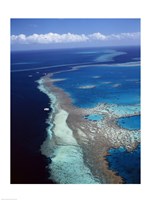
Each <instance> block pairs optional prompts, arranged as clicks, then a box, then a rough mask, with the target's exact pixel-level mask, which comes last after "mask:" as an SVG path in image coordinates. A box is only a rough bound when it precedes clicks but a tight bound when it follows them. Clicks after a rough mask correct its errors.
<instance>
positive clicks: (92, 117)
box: [84, 114, 103, 121]
mask: <svg viewBox="0 0 150 200" xmlns="http://www.w3.org/2000/svg"><path fill="white" fill-rule="evenodd" d="M84 118H85V119H88V120H91V121H100V120H102V119H103V116H102V115H96V114H91V115H86V116H85V117H84Z"/></svg>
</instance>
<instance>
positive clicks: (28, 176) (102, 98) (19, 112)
mask: <svg viewBox="0 0 150 200" xmlns="http://www.w3.org/2000/svg"><path fill="white" fill-rule="evenodd" d="M110 49H112V50H116V51H120V52H126V54H124V55H120V56H117V57H115V58H113V60H112V61H109V64H114V66H112V67H108V66H107V67H106V66H102V67H96V66H94V64H98V63H100V64H107V62H97V61H96V59H97V57H99V56H101V55H104V54H105V53H104V52H106V51H108V50H110ZM90 52H91V53H90ZM139 58H140V48H139V47H111V48H108V47H107V48H86V49H82V48H80V49H60V50H39V51H37V50H36V51H21V52H11V71H12V73H11V183H52V182H53V181H51V180H48V176H49V175H48V171H47V169H46V168H45V167H46V166H47V163H48V160H47V159H46V158H45V157H44V156H42V155H41V153H40V146H41V144H42V143H43V141H44V140H45V138H46V135H47V133H46V127H47V124H46V123H45V121H46V119H47V117H48V113H47V112H45V111H44V107H48V106H49V103H50V102H49V99H48V97H47V96H46V95H45V94H43V93H41V92H40V91H39V90H38V89H37V86H38V84H37V83H36V82H35V81H36V80H38V79H39V78H40V77H41V76H43V74H44V73H48V72H58V71H66V70H68V69H71V67H72V66H74V65H76V64H78V63H80V65H82V64H83V63H84V64H85V63H90V64H91V67H89V68H85V69H83V68H81V69H79V70H77V71H74V73H73V72H71V71H70V72H62V73H59V74H55V75H54V77H55V78H66V80H65V81H61V82H57V83H56V85H57V86H59V87H62V88H63V89H64V90H65V91H67V92H69V93H70V95H71V97H72V99H73V102H74V104H75V105H76V106H79V107H85V108H88V107H93V106H95V105H97V103H99V102H101V103H102V102H105V103H117V104H124V105H126V104H136V103H139V101H140V87H139V86H140V67H137V66H136V67H134V66H132V67H116V66H115V64H116V63H124V62H132V61H134V59H136V60H138V59H139ZM96 76H97V77H96ZM98 76H99V77H98ZM108 82H111V83H108ZM87 85H94V86H95V87H93V88H90V89H83V87H84V86H87ZM133 91H134V92H133ZM87 97H88V98H87ZM118 151H119V150H118ZM112 157H113V156H112ZM118 159H119V158H118ZM118 162H121V161H118ZM114 170H117V171H119V168H117V169H116V168H115V169H114ZM125 170H126V169H125Z"/></svg>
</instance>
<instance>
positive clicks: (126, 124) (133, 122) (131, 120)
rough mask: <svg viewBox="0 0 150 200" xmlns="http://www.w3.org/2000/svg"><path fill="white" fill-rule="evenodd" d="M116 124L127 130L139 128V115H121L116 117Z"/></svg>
mask: <svg viewBox="0 0 150 200" xmlns="http://www.w3.org/2000/svg"><path fill="white" fill-rule="evenodd" d="M117 123H118V125H119V126H121V127H122V128H125V129H128V130H138V129H140V115H135V116H131V117H122V118H119V119H118V122H117Z"/></svg>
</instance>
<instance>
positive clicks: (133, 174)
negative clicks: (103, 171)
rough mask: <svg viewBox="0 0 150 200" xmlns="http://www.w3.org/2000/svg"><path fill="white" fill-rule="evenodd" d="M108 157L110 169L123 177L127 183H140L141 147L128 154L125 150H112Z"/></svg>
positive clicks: (121, 148)
mask: <svg viewBox="0 0 150 200" xmlns="http://www.w3.org/2000/svg"><path fill="white" fill-rule="evenodd" d="M109 154H110V155H108V156H107V160H108V161H109V166H110V169H112V170H114V171H116V172H117V173H118V174H119V175H120V176H122V177H123V179H124V182H125V183H132V184H138V183H140V166H141V163H140V145H138V147H137V148H136V149H135V150H134V151H132V152H128V151H127V150H126V149H125V148H123V147H120V148H118V149H110V150H109Z"/></svg>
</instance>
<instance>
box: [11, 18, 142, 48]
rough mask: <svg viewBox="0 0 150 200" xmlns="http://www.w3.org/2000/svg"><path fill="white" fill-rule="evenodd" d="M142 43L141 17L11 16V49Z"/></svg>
mask: <svg viewBox="0 0 150 200" xmlns="http://www.w3.org/2000/svg"><path fill="white" fill-rule="evenodd" d="M124 45H130V46H131V45H140V19H137V18H135V19H119V18H118V19H88V18H85V19H67V18H66V19H63V18H61V19H38V18H36V19H23V18H22V19H19V18H18V19H11V50H32V49H53V48H74V47H94V46H95V47H101V46H124Z"/></svg>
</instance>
